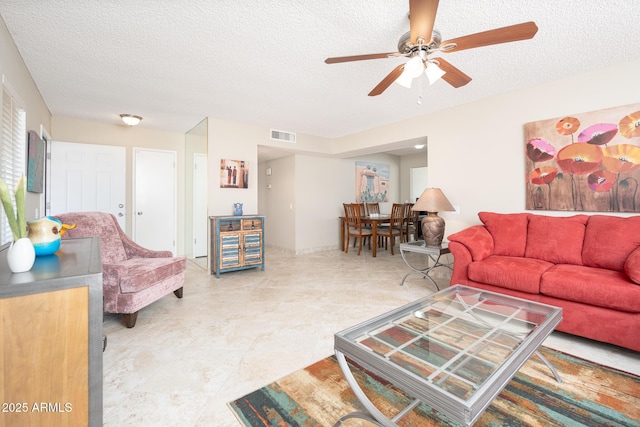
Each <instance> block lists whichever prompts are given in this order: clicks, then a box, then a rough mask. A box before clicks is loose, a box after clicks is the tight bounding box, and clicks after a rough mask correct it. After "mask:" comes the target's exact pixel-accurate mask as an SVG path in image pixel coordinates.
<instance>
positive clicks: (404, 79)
mask: <svg viewBox="0 0 640 427" xmlns="http://www.w3.org/2000/svg"><path fill="white" fill-rule="evenodd" d="M412 82H413V77H411V76H410V75H409V74H408V73H407V69H406V67H405V70H404V71H403V72H402V74H400V77H398V78H397V79H396V83H398V84H399V85H400V86H404V87H406V88H407V89H409V88H411V83H412Z"/></svg>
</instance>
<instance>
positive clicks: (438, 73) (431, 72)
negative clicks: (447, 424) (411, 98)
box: [424, 62, 446, 85]
mask: <svg viewBox="0 0 640 427" xmlns="http://www.w3.org/2000/svg"><path fill="white" fill-rule="evenodd" d="M424 73H425V74H426V75H427V79H428V80H429V84H430V85H432V84H434V83H435V82H437V81H438V80H439V79H440V78H441V77H442V76H444V75H445V74H446V71H444V70H443V69H442V68H440V67H439V66H438V64H436V63H435V62H429V63H428V64H427V68H426V70H424Z"/></svg>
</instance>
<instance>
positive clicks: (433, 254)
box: [400, 240, 453, 290]
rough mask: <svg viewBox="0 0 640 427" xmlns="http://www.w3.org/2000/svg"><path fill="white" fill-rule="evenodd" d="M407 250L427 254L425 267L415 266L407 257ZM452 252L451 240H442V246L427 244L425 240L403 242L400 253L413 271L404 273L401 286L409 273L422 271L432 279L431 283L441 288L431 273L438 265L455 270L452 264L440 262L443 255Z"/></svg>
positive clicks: (427, 277)
mask: <svg viewBox="0 0 640 427" xmlns="http://www.w3.org/2000/svg"><path fill="white" fill-rule="evenodd" d="M406 252H417V253H421V254H425V255H427V257H428V258H427V266H426V267H424V268H420V267H415V266H414V265H412V264H411V263H410V262H409V260H408V259H407V257H406V255H405V253H406ZM450 253H451V251H450V250H449V242H442V244H441V245H440V246H427V245H426V244H425V242H424V240H416V241H414V242H407V243H401V244H400V255H402V260H403V261H404V263H405V264H407V266H408V267H409V268H410V269H411V270H413V271H410V272H409V273H407V274H405V275H404V277H403V278H402V281H401V282H400V286H402V285H404V281H405V280H407V277H409V275H411V274H414V273H420V274H422V275H423V276H424V278H425V279H429V280H431V283H432V284H433V286H435V287H436V289H437V290H440V287H439V286H438V284H437V283H436V281H435V280H433V277H431V276H429V273H430V272H432V271H433V270H434V269H436V268H438V267H447V268H448V269H449V270H451V271H453V268H451V265H450V264H444V263H441V262H440V258H441V257H442V255H446V254H450ZM429 261H431V262H433V264H431V265H429Z"/></svg>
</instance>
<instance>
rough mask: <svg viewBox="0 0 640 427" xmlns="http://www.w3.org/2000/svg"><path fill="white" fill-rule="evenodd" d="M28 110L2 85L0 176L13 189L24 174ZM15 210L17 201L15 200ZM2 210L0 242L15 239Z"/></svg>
mask: <svg viewBox="0 0 640 427" xmlns="http://www.w3.org/2000/svg"><path fill="white" fill-rule="evenodd" d="M26 122H27V120H26V112H25V110H24V108H22V106H21V105H19V103H18V101H17V100H16V97H15V96H13V95H12V94H11V92H10V90H9V89H8V88H7V87H6V85H3V87H2V139H1V140H0V177H1V178H2V179H4V181H5V182H6V183H7V186H8V187H9V189H10V190H11V194H13V191H14V190H15V187H16V184H17V183H18V180H19V179H20V177H21V176H22V175H23V174H24V167H25V162H26V160H25V152H26V149H25V146H26V135H27V130H26V129H27V125H26ZM13 208H14V210H15V201H14V207H13ZM0 211H1V215H2V216H1V218H0V219H1V221H0V244H4V243H7V242H10V241H11V240H13V234H12V233H11V228H10V227H9V222H8V221H7V216H6V214H5V213H4V209H0Z"/></svg>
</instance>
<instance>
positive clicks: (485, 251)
mask: <svg viewBox="0 0 640 427" xmlns="http://www.w3.org/2000/svg"><path fill="white" fill-rule="evenodd" d="M448 240H449V242H450V243H449V249H451V242H456V243H459V244H460V245H461V247H460V248H459V249H462V248H464V249H466V250H467V251H468V252H469V254H470V256H471V260H473V261H482V260H483V259H485V258H486V257H488V256H489V255H491V254H492V253H493V237H491V233H489V230H487V229H486V227H485V226H484V225H473V226H471V227H469V228H465V229H464V230H462V231H459V232H457V233H454V234H451V235H450V236H449V237H448ZM454 247H456V248H457V250H458V245H454ZM451 252H453V251H451ZM455 260H456V257H455V254H454V261H455Z"/></svg>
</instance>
